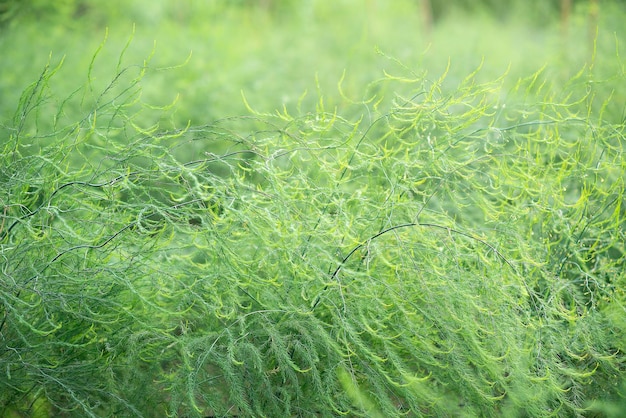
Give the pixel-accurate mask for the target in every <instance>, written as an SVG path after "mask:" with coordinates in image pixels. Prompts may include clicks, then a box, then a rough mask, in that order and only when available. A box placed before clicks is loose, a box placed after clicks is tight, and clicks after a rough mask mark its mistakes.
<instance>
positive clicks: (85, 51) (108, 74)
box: [0, 0, 626, 126]
mask: <svg viewBox="0 0 626 418" xmlns="http://www.w3.org/2000/svg"><path fill="white" fill-rule="evenodd" d="M565 5H567V9H568V10H566V13H565V14H563V7H564V6H565ZM625 9H626V2H624V1H616V0H615V1H609V0H606V1H605V0H600V1H593V0H591V1H589V0H584V1H583V0H580V1H576V0H574V1H573V2H569V1H566V0H552V1H550V0H526V1H518V0H510V1H496V0H482V1H469V0H439V1H437V0H431V1H426V0H394V1H382V0H333V1H329V0H298V1H296V0H204V1H199V0H196V1H193V0H187V1H176V2H174V1H143V0H135V1H122V0H111V1H108V2H100V1H96V0H59V1H43V0H20V1H18V0H3V1H2V2H0V16H1V22H2V27H1V29H0V52H1V53H2V57H3V59H2V61H1V64H0V75H1V77H0V95H1V97H2V101H1V103H0V120H1V121H2V122H3V123H5V122H6V121H7V120H10V118H11V117H12V116H13V112H15V108H16V103H17V101H18V99H19V96H20V94H21V92H22V90H23V89H24V88H25V87H26V86H28V85H29V83H32V82H33V81H34V80H36V79H37V78H38V75H39V74H40V72H41V71H42V68H43V67H44V66H45V65H46V64H47V63H49V64H50V65H51V66H55V65H56V64H58V63H59V62H60V61H61V60H62V59H64V63H63V66H62V68H61V69H60V71H59V73H58V75H57V76H56V81H55V83H54V86H53V90H54V94H58V95H59V96H60V97H64V96H65V95H69V94H70V93H71V92H72V91H74V90H75V89H76V88H78V87H80V86H81V85H82V84H83V83H85V82H86V81H87V74H88V72H89V68H90V65H91V64H92V58H93V55H94V52H95V51H96V50H97V48H98V47H99V45H101V44H102V43H103V41H104V40H105V38H106V43H105V44H104V47H103V48H102V51H101V52H100V54H99V55H98V57H97V59H96V61H95V62H93V70H92V71H93V73H92V75H91V82H92V83H94V86H93V88H94V90H97V89H98V86H99V85H100V86H101V87H102V88H103V87H104V86H106V85H108V83H109V82H110V81H111V79H112V77H113V75H114V73H115V69H116V67H117V66H119V64H121V66H122V67H123V66H128V65H141V64H142V63H143V61H144V60H145V59H146V58H148V57H150V56H152V59H151V60H150V62H149V64H148V65H149V71H148V72H147V74H146V77H145V79H144V80H143V90H142V98H141V100H142V101H143V102H144V103H149V104H151V105H154V106H164V105H168V104H171V103H173V102H175V106H174V108H173V109H174V110H173V112H170V116H168V120H167V121H166V122H167V124H168V125H170V124H171V125H174V126H184V125H186V124H187V123H188V122H191V124H206V123H209V122H211V121H213V120H215V119H219V118H223V117H227V116H233V115H243V114H248V113H249V112H248V110H247V109H246V107H245V106H244V103H243V100H242V92H243V94H245V97H246V98H247V100H248V101H249V103H250V105H251V106H252V107H253V108H254V109H256V110H258V111H261V112H271V111H273V110H274V109H280V108H282V107H283V105H284V106H286V108H287V109H289V110H290V111H294V112H297V111H298V108H299V109H300V111H301V112H306V111H307V110H311V109H314V106H315V104H316V103H317V102H318V98H319V95H320V94H322V95H323V96H324V98H325V101H326V104H327V105H328V106H329V108H332V107H333V106H342V105H346V104H347V103H349V102H350V100H355V101H358V100H362V99H364V98H367V97H369V96H370V95H371V94H372V93H373V92H375V91H376V88H377V87H375V86H371V85H370V84H371V83H373V82H375V81H376V80H378V79H380V78H381V77H383V75H384V72H385V71H387V72H389V73H392V74H396V73H401V74H402V75H403V76H410V74H411V72H416V73H420V74H421V73H423V72H426V73H427V74H428V75H429V77H431V78H432V79H433V80H437V79H439V78H440V77H441V76H442V74H444V73H445V72H446V68H447V67H448V66H449V71H448V72H447V76H446V78H445V80H444V82H443V84H442V85H443V88H446V86H447V87H450V88H452V89H454V88H456V87H457V86H458V84H459V82H460V81H461V80H462V79H463V78H465V77H466V76H467V75H468V74H469V73H471V72H472V71H474V70H476V69H477V68H479V67H480V68H481V70H480V72H479V73H478V76H477V79H478V80H494V79H496V78H498V77H500V76H503V75H505V74H506V77H505V83H509V84H510V85H511V86H512V85H514V84H515V82H516V81H517V80H518V79H519V78H520V77H526V76H529V75H530V74H533V73H535V72H536V71H537V70H539V69H541V68H543V67H545V70H544V74H545V75H546V77H548V76H549V78H550V81H551V82H552V83H559V82H562V83H565V82H567V80H569V79H570V78H571V77H572V76H573V75H575V74H576V73H577V72H579V71H580V70H581V69H582V68H584V67H585V66H587V67H589V66H591V65H592V57H593V55H594V54H593V50H594V43H595V48H596V50H597V53H596V54H595V58H593V59H595V61H593V67H594V71H596V73H597V77H598V78H599V79H601V78H602V77H609V75H614V74H616V72H620V71H623V64H622V63H621V62H620V58H619V57H621V56H624V55H625V51H624V45H623V42H622V40H624V39H625V36H626V29H625V28H624V24H623V22H624V21H626V20H625V19H626V12H625ZM596 32H597V36H596ZM133 33H134V35H133ZM131 37H132V38H133V39H132V42H131V43H130V46H129V47H128V50H127V51H126V53H125V55H124V58H123V62H121V63H120V62H119V57H120V53H121V51H122V50H123V49H124V45H126V44H127V42H128V40H129V38H131ZM400 63H401V64H400ZM175 66H182V68H180V69H176V70H173V71H163V69H165V68H169V67H175ZM403 66H404V68H403ZM340 80H343V81H342V86H341V90H342V92H343V95H344V96H345V97H341V95H340V94H339V91H338V88H337V83H338V82H339V81H340ZM98 83H100V84H98ZM305 92H307V94H306V95H304V93H305ZM303 95H304V96H303ZM303 97H304V98H303ZM621 97H622V98H623V93H622V96H621ZM346 99H349V100H346ZM615 112H617V113H616V115H617V116H616V117H619V114H620V112H623V106H622V108H621V109H615ZM154 118H155V116H154V115H151V114H146V124H147V125H150V124H151V123H153V122H152V121H151V120H150V119H154ZM161 123H165V122H164V121H161Z"/></svg>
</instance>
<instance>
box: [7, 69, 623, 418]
mask: <svg viewBox="0 0 626 418" xmlns="http://www.w3.org/2000/svg"><path fill="white" fill-rule="evenodd" d="M92 62H97V60H96V59H95V58H94V60H92ZM119 62H120V63H119V64H118V66H117V68H116V71H115V72H114V74H113V77H112V78H111V81H110V83H109V84H106V83H105V84H104V85H103V87H98V85H97V84H96V83H95V82H94V81H93V78H92V76H91V70H90V73H89V76H88V77H87V79H88V82H87V84H86V86H85V87H83V88H81V89H78V90H76V91H75V92H74V93H73V94H72V95H71V96H69V97H61V98H59V97H56V96H55V95H53V94H52V91H51V90H50V86H51V85H52V84H53V82H54V74H55V71H56V70H57V69H58V67H57V68H52V67H51V66H48V67H46V68H45V69H44V71H43V72H42V73H41V75H40V77H39V78H38V79H37V80H36V81H35V82H34V83H33V84H31V85H30V86H29V87H28V88H27V89H26V90H25V91H24V93H23V94H22V97H21V99H20V101H19V106H18V109H17V111H16V113H15V117H14V119H13V121H12V122H11V124H9V125H8V126H6V127H4V129H3V132H4V133H3V135H5V138H6V139H5V141H4V142H3V149H2V157H1V158H2V163H1V164H0V167H2V168H1V169H0V177H1V182H2V184H3V185H4V186H3V188H2V194H1V197H0V199H1V200H0V201H1V202H2V203H1V205H2V208H1V211H2V213H1V216H2V221H1V222H0V225H1V226H0V245H1V247H0V254H1V258H2V287H1V288H0V296H1V300H2V305H1V306H2V308H1V309H2V310H1V312H0V313H1V320H0V332H1V335H2V346H1V351H0V370H2V373H3V374H4V378H3V379H2V380H0V382H1V383H0V386H1V390H0V393H1V394H2V395H0V406H1V407H2V411H3V414H4V415H8V416H11V415H19V414H30V415H37V414H38V415H39V416H47V415H51V416H53V415H59V414H61V415H63V414H64V415H68V416H111V415H125V416H128V415H136V416H160V415H165V414H169V415H180V416H229V415H245V416H315V415H320V416H333V415H338V414H347V415H351V416H403V415H408V416H422V415H424V416H429V415H455V414H459V415H486V416H502V415H507V416H508V415H527V416H548V415H554V416H576V415H583V414H585V411H586V408H590V407H593V408H596V410H602V408H605V407H606V408H608V407H609V406H611V405H615V404H616V403H617V404H619V403H620V402H621V404H622V405H623V402H624V401H623V394H622V393H621V392H620V389H619V387H620V386H619V384H620V382H621V380H622V378H621V375H622V373H623V371H624V348H625V347H624V342H625V341H626V340H625V336H624V329H626V327H625V325H626V321H625V318H626V317H625V316H624V306H625V305H624V304H625V302H626V301H625V295H624V292H623V289H624V285H625V284H626V283H625V273H624V271H626V269H625V268H624V262H625V248H624V242H625V239H624V238H625V237H624V230H625V229H624V220H625V216H624V215H625V214H624V208H623V202H624V180H625V179H624V173H625V172H626V171H625V170H626V166H625V161H624V159H623V149H624V128H625V127H624V123H623V121H621V122H620V121H617V122H616V121H614V120H612V119H609V120H607V118H606V113H605V110H606V109H607V108H609V107H610V105H611V103H610V98H606V99H605V100H604V101H602V102H600V103H598V101H597V96H595V95H594V91H595V89H596V88H603V85H602V83H592V81H593V79H592V76H591V75H590V73H589V72H587V71H585V70H583V71H581V73H580V74H578V75H577V76H576V77H574V78H573V79H571V80H570V82H569V83H568V84H567V86H566V87H565V89H561V88H559V89H555V88H552V87H551V86H550V83H549V82H548V81H547V80H546V79H545V77H544V76H543V74H542V73H541V72H539V73H536V74H534V75H533V76H531V77H528V78H525V79H520V80H519V81H518V82H517V83H516V84H515V85H514V87H513V88H512V89H510V90H509V91H508V92H503V88H502V84H503V83H502V80H496V81H495V82H488V83H483V82H480V81H478V80H477V78H476V74H479V71H477V72H475V73H473V74H470V75H469V76H467V77H466V78H465V79H463V80H461V81H460V82H459V83H458V84H457V85H456V87H455V88H454V89H453V90H452V91H445V90H444V89H442V85H443V83H444V81H445V75H444V76H442V77H441V78H440V79H438V80H436V81H431V80H430V79H429V78H428V76H427V74H426V73H425V72H424V73H415V72H413V71H411V70H410V69H408V68H406V67H404V66H402V65H400V64H398V63H395V64H394V65H395V70H393V71H392V70H391V69H390V70H388V71H387V73H386V77H385V78H384V79H382V80H379V81H377V82H375V83H374V84H372V85H370V86H369V87H368V89H369V91H371V92H372V94H371V97H369V98H367V99H366V100H353V99H349V98H348V97H345V100H346V101H347V102H350V103H352V104H351V105H348V106H347V107H346V110H345V114H341V113H339V112H338V111H336V110H335V109H329V108H327V106H326V105H325V101H324V96H323V95H322V94H321V93H320V95H319V97H318V98H317V105H316V107H315V110H314V111H306V110H300V112H299V113H294V112H292V111H290V110H288V109H287V108H285V109H283V110H282V111H280V112H278V113H273V114H266V113H262V112H257V111H255V110H253V107H254V106H253V105H248V106H250V111H251V113H250V116H247V117H235V118H228V119H223V120H219V121H215V122H211V123H208V124H206V125H198V126H196V125H194V126H187V127H184V128H175V129H169V130H168V129H163V128H161V127H160V126H158V125H154V126H152V127H149V126H147V125H146V123H145V121H146V118H145V117H144V116H145V113H144V112H148V113H149V114H151V115H152V114H153V113H154V112H155V111H157V112H163V114H164V115H167V112H168V109H154V108H153V107H150V106H148V105H147V104H145V103H143V102H142V101H141V100H140V96H141V88H142V84H141V83H142V79H143V77H144V76H145V74H146V71H149V63H148V62H145V63H144V64H143V65H140V66H136V67H124V66H123V65H122V64H121V63H122V59H120V61H119ZM618 78H619V80H623V74H622V75H619V76H618ZM610 82H611V83H614V82H615V80H610ZM358 109H361V111H360V112H359V111H358ZM355 115H357V116H355ZM163 117H166V116H163ZM242 126H245V127H246V129H242V128H241V127H242ZM250 127H254V128H253V129H250ZM592 402H594V403H592ZM607 405H608V406H607Z"/></svg>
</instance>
